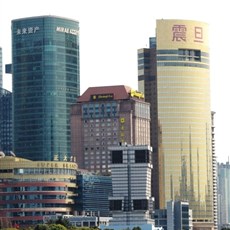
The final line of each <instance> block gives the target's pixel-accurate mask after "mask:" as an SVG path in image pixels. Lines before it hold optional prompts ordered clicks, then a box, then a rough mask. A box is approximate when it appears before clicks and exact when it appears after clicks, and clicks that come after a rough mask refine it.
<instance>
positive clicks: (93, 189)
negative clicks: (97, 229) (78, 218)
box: [75, 170, 112, 217]
mask: <svg viewBox="0 0 230 230" xmlns="http://www.w3.org/2000/svg"><path fill="white" fill-rule="evenodd" d="M77 194H78V195H77V196H76V202H75V211H76V212H77V214H78V215H83V216H85V215H87V216H98V217H108V216H110V211H109V200H108V198H109V196H111V194H112V180H111V177H110V176H103V175H98V174H95V173H91V172H89V171H87V170H80V171H78V172H77Z"/></svg>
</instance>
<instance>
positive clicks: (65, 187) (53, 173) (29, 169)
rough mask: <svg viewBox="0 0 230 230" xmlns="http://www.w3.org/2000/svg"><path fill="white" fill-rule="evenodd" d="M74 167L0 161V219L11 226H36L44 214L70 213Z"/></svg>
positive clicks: (9, 159) (14, 159) (7, 158)
mask: <svg viewBox="0 0 230 230" xmlns="http://www.w3.org/2000/svg"><path fill="white" fill-rule="evenodd" d="M76 172H77V164H76V163H74V162H60V161H59V162H53V161H31V160H27V159H23V158H18V157H13V156H4V155H3V154H1V158H0V216H1V218H2V219H4V218H5V219H7V220H8V221H9V222H11V224H12V225H13V226H14V225H15V224H18V225H19V226H24V225H36V224H38V223H42V222H43V216H44V215H55V214H56V213H58V214H62V215H70V214H74V196H75V195H76V187H77V186H76Z"/></svg>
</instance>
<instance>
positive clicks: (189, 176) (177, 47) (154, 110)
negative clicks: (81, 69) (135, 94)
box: [138, 19, 213, 229]
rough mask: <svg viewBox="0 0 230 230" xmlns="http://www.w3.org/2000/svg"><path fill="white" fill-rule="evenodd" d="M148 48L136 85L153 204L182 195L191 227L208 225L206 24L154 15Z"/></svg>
mask: <svg viewBox="0 0 230 230" xmlns="http://www.w3.org/2000/svg"><path fill="white" fill-rule="evenodd" d="M156 25H157V26H156V37H155V38H151V39H150V48H149V49H140V50H139V51H138V83H139V91H142V92H144V94H145V98H146V100H147V101H148V102H150V103H151V145H152V147H153V196H154V197H155V199H156V208H165V206H166V203H167V201H170V200H185V201H188V202H189V206H190V208H191V209H192V211H193V226H194V229H197V228H200V227H204V228H208V229H210V228H212V227H213V165H212V160H213V159H212V138H211V132H212V124H211V110H210V82H209V47H208V25H207V24H206V23H203V22H198V21H189V20H164V19H162V20H157V23H156Z"/></svg>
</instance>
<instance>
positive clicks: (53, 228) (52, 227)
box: [48, 224, 67, 230]
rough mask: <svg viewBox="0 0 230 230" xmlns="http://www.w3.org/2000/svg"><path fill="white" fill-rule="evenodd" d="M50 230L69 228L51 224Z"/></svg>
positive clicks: (65, 229)
mask: <svg viewBox="0 0 230 230" xmlns="http://www.w3.org/2000/svg"><path fill="white" fill-rule="evenodd" d="M48 230H67V228H66V227H65V226H63V225H61V224H51V225H49V228H48Z"/></svg>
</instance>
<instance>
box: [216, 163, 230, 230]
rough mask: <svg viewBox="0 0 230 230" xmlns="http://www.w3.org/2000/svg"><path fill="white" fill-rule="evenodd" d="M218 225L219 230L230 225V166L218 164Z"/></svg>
mask: <svg viewBox="0 0 230 230" xmlns="http://www.w3.org/2000/svg"><path fill="white" fill-rule="evenodd" d="M217 168H218V183H217V184H218V190H217V191H218V221H219V222H218V224H219V226H218V227H219V229H221V228H222V227H223V226H225V225H228V224H229V223H230V197H229V194H230V164H229V162H227V163H218V167H217Z"/></svg>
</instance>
